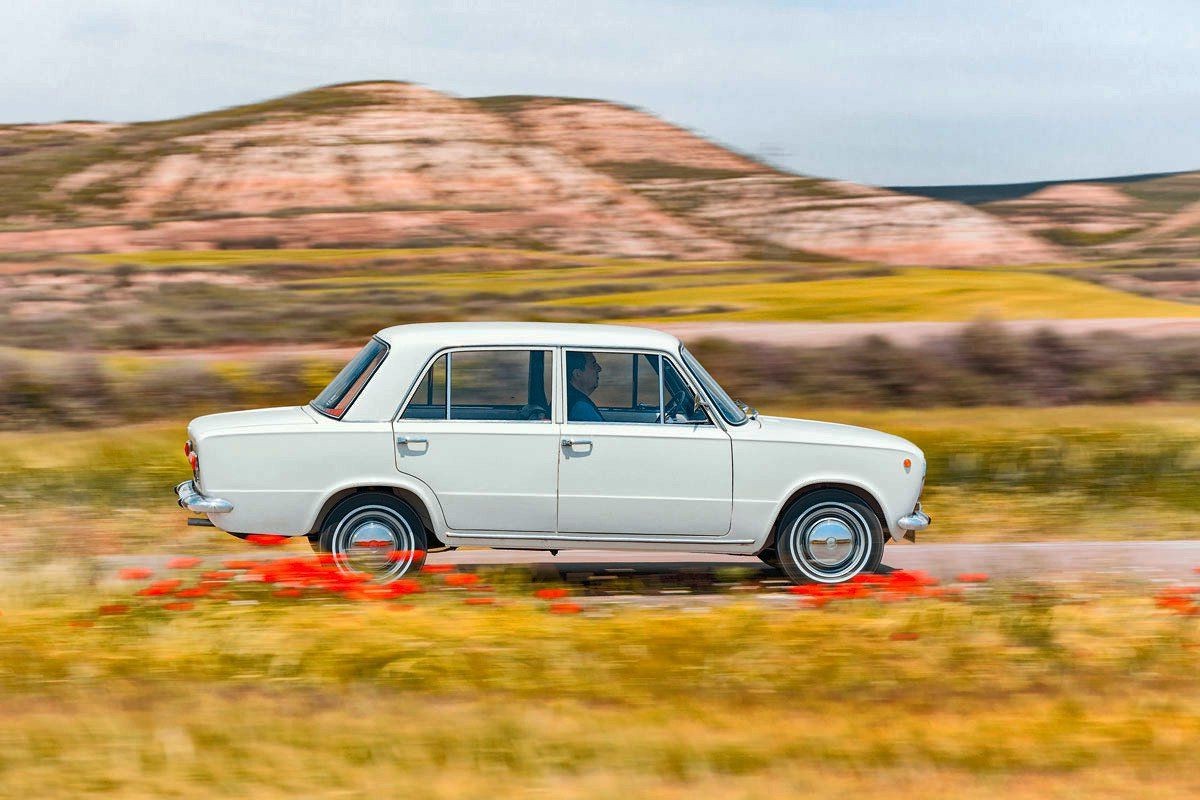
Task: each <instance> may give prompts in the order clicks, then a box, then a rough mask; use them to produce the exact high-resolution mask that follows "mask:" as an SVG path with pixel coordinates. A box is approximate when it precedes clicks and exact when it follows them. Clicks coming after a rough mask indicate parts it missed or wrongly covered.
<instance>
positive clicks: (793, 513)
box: [775, 489, 884, 583]
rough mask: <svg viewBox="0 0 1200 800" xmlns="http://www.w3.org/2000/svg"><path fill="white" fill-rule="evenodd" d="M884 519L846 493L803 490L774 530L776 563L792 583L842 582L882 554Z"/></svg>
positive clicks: (876, 561) (875, 564) (867, 568)
mask: <svg viewBox="0 0 1200 800" xmlns="http://www.w3.org/2000/svg"><path fill="white" fill-rule="evenodd" d="M883 541H884V533H883V524H882V523H881V522H880V521H879V517H878V516H876V514H875V512H874V511H872V510H871V508H870V507H869V506H868V505H867V504H866V503H864V502H863V501H862V500H861V499H859V498H858V497H857V496H856V495H853V494H851V493H850V492H845V491H841V490H839V489H826V490H821V491H817V492H813V493H812V494H808V495H805V496H804V497H801V498H800V499H799V500H797V501H796V502H795V503H794V504H793V505H792V507H791V508H789V509H788V510H787V511H786V512H785V513H784V515H783V519H781V520H780V522H779V528H778V530H777V531H776V532H775V549H776V552H777V553H778V558H779V566H780V568H781V569H783V571H784V573H785V574H786V575H787V576H788V577H789V578H791V579H792V580H793V581H795V582H796V583H842V582H843V581H848V580H850V579H851V578H853V577H854V576H855V575H857V574H859V573H860V572H873V571H875V569H876V568H877V567H878V566H879V563H880V561H881V560H882V558H883Z"/></svg>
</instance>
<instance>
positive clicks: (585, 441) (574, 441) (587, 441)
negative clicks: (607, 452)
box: [562, 439, 592, 447]
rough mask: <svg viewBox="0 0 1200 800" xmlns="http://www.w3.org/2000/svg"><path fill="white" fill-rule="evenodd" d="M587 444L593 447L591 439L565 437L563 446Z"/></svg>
mask: <svg viewBox="0 0 1200 800" xmlns="http://www.w3.org/2000/svg"><path fill="white" fill-rule="evenodd" d="M585 444H586V445H587V446H588V447H591V446H592V440H591V439H563V440H562V446H563V447H581V446H583V445H585Z"/></svg>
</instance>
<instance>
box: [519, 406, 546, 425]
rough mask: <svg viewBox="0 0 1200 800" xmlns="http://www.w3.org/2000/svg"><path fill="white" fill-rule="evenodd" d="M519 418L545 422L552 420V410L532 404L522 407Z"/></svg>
mask: <svg viewBox="0 0 1200 800" xmlns="http://www.w3.org/2000/svg"><path fill="white" fill-rule="evenodd" d="M517 416H519V417H520V418H521V419H526V420H538V421H540V420H544V419H550V409H548V408H546V407H545V406H542V405H538V404H537V403H530V404H528V405H525V406H521V410H520V411H518V412H517Z"/></svg>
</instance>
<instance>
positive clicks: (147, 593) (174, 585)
mask: <svg viewBox="0 0 1200 800" xmlns="http://www.w3.org/2000/svg"><path fill="white" fill-rule="evenodd" d="M181 583H183V581H180V580H168V581H155V582H154V583H152V584H150V585H149V586H146V587H145V588H142V589H139V590H138V591H136V592H134V594H137V595H140V596H142V597H161V596H162V595H164V594H172V593H174V591H175V590H176V589H178V588H179V585H180V584H181Z"/></svg>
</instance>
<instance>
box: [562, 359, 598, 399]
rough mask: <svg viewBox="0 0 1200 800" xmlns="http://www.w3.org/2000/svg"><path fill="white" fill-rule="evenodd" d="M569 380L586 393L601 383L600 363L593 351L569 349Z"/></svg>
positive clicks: (592, 390) (594, 389)
mask: <svg viewBox="0 0 1200 800" xmlns="http://www.w3.org/2000/svg"><path fill="white" fill-rule="evenodd" d="M567 382H568V383H569V384H571V385H572V386H574V387H575V388H576V389H578V390H579V391H581V392H583V393H584V394H591V393H592V392H594V391H596V387H597V386H599V385H600V363H599V362H598V361H596V356H594V355H592V354H591V353H580V352H576V351H574V350H568V351H567Z"/></svg>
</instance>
